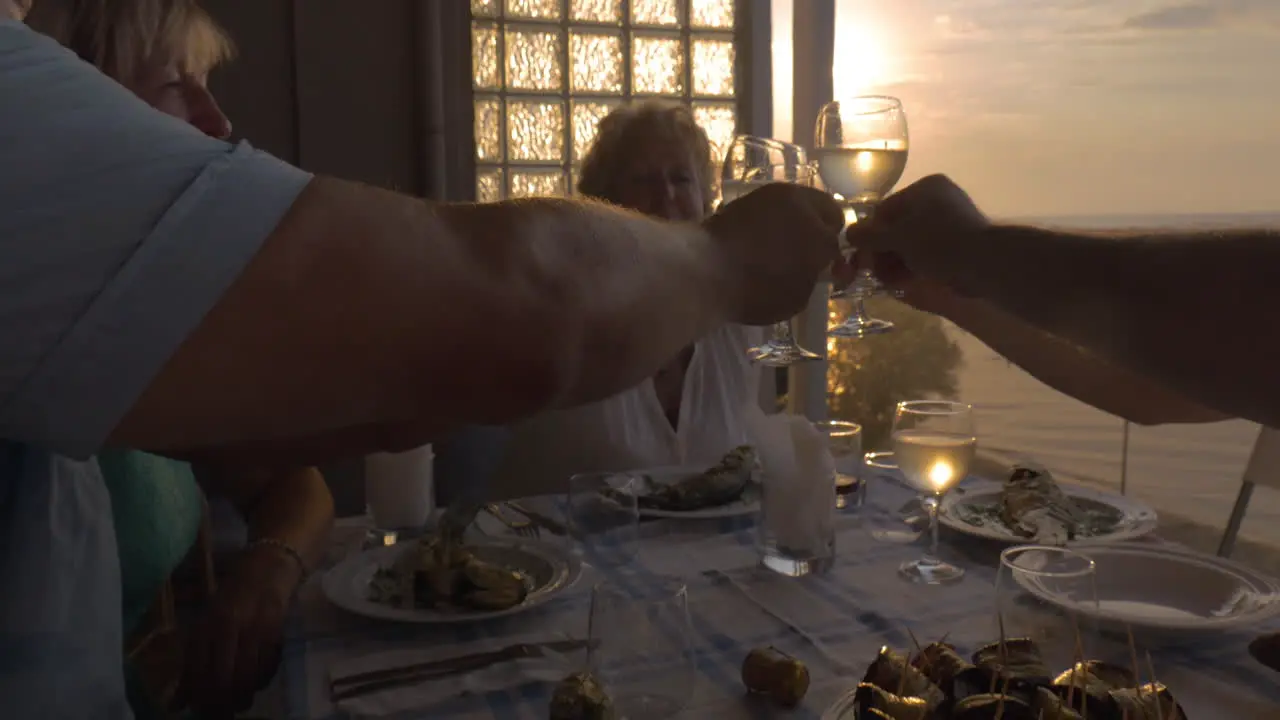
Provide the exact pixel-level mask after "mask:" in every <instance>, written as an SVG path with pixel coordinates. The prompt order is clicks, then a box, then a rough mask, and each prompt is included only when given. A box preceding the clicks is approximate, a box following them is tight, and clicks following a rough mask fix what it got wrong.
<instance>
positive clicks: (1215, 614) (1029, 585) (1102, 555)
mask: <svg viewBox="0 0 1280 720" xmlns="http://www.w3.org/2000/svg"><path fill="white" fill-rule="evenodd" d="M1080 552H1082V553H1083V554H1085V555H1087V556H1089V557H1090V558H1092V559H1093V561H1094V563H1095V566H1096V569H1095V574H1096V578H1097V583H1096V584H1097V588H1098V603H1097V605H1096V606H1094V605H1093V604H1092V603H1080V602H1079V601H1078V600H1071V599H1067V598H1064V597H1062V596H1060V595H1058V594H1056V593H1054V592H1053V591H1052V590H1050V589H1049V588H1047V587H1045V586H1044V585H1042V584H1041V583H1040V582H1038V581H1037V579H1036V578H1035V577H1033V576H1031V575H1029V574H1016V573H1015V574H1014V575H1013V578H1014V580H1015V582H1017V583H1018V584H1019V585H1021V586H1022V587H1023V589H1025V590H1026V591H1027V592H1029V593H1031V594H1033V595H1035V596H1037V597H1039V598H1041V599H1043V600H1044V601H1046V602H1048V603H1051V604H1054V605H1057V606H1059V607H1062V608H1067V609H1072V610H1076V611H1078V612H1080V614H1082V615H1085V616H1088V617H1094V618H1097V619H1098V620H1099V621H1101V624H1102V625H1104V626H1111V627H1115V628H1117V629H1121V630H1123V628H1124V627H1126V626H1128V627H1132V628H1133V629H1134V630H1157V631H1179V632H1189V631H1221V630H1229V629H1233V628H1237V627H1243V626H1247V625H1253V624H1256V623H1260V622H1263V621H1265V620H1268V619H1270V618H1271V617H1274V616H1275V615H1276V614H1277V612H1280V584H1277V582H1276V581H1275V580H1274V579H1272V578H1270V577H1267V576H1266V575H1263V574H1262V573H1258V572H1255V571H1253V570H1251V569H1249V568H1247V567H1245V566H1243V565H1240V564H1238V563H1234V562H1231V561H1230V560H1225V559H1223V558H1219V557H1215V556H1212V555H1201V554H1199V553H1193V552H1191V551H1189V550H1184V549H1181V548H1170V547H1162V546H1158V545H1146V544H1112V545H1098V546H1094V547H1089V548H1087V549H1084V550H1081V551H1080Z"/></svg>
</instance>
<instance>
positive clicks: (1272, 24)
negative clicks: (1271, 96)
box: [1121, 0, 1280, 32]
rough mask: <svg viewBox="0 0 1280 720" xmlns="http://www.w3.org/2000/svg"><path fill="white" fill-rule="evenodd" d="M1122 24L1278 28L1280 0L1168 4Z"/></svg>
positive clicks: (1151, 28)
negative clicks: (1278, 0)
mask: <svg viewBox="0 0 1280 720" xmlns="http://www.w3.org/2000/svg"><path fill="white" fill-rule="evenodd" d="M1121 27H1122V28H1124V29H1128V30H1145V31H1153V32H1160V31H1178V30H1210V29H1217V28H1226V27H1234V28H1240V27H1246V28H1251V29H1255V30H1257V29H1262V30H1275V29H1277V28H1280V3H1277V2H1276V0H1216V2H1191V3H1182V4H1178V5H1168V6H1165V7H1161V8H1156V9H1154V10H1148V11H1145V12H1141V13H1137V14H1135V15H1131V16H1129V17H1128V18H1126V19H1125V21H1124V22H1123V23H1122V25H1121Z"/></svg>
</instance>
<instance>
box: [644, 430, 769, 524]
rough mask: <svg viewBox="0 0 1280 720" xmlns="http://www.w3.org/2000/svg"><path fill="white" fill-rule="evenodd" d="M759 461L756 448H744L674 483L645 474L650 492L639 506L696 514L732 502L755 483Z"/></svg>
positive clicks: (748, 446) (744, 446)
mask: <svg viewBox="0 0 1280 720" xmlns="http://www.w3.org/2000/svg"><path fill="white" fill-rule="evenodd" d="M756 462H757V460H756V451H755V448H753V447H752V446H750V445H740V446H738V447H736V448H734V449H733V450H730V451H729V452H728V453H727V454H726V455H725V456H724V457H723V458H721V459H720V462H718V463H716V464H715V465H714V466H713V467H710V468H708V469H706V470H704V471H702V472H700V473H695V474H692V475H689V476H687V477H682V478H678V479H676V480H674V481H664V482H657V481H656V480H654V479H653V478H651V477H649V476H647V475H642V476H641V477H642V478H643V479H644V482H645V485H646V486H647V490H646V491H645V492H643V493H641V494H640V495H638V496H637V498H636V503H637V504H638V505H639V506H640V507H642V508H646V509H650V510H664V511H668V512H693V511H695V510H704V509H706V508H712V507H719V506H721V505H725V504H728V503H731V502H733V501H734V500H737V499H738V498H740V497H742V493H744V492H746V490H747V486H748V485H750V484H751V478H752V476H753V474H754V473H755V469H756Z"/></svg>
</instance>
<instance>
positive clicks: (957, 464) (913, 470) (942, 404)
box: [892, 400, 978, 585]
mask: <svg viewBox="0 0 1280 720" xmlns="http://www.w3.org/2000/svg"><path fill="white" fill-rule="evenodd" d="M976 432H977V431H976V430H975V429H974V421H973V407H971V406H970V405H966V404H965V403H958V402H950V401H947V400H910V401H907V402H900V403H898V407H897V410H896V411H895V412H894V416H893V435H892V437H893V454H894V458H895V460H896V461H897V467H898V470H899V471H901V473H902V477H903V479H904V480H905V481H906V482H907V484H908V485H910V486H911V487H912V488H913V489H915V490H918V491H919V492H921V493H922V494H923V495H924V498H923V500H922V503H923V505H924V507H925V510H926V512H928V514H929V536H930V537H929V551H928V552H927V553H926V554H925V555H924V556H923V557H921V558H920V559H918V560H912V561H910V562H906V563H903V565H902V567H901V568H899V571H900V572H901V573H902V574H903V575H904V576H906V577H907V578H908V579H910V580H912V581H913V582H918V583H924V584H927V585H936V584H939V583H946V582H952V581H955V580H959V579H960V578H961V577H963V576H964V568H961V567H957V566H955V565H952V564H950V563H947V562H943V561H942V560H940V559H938V508H939V506H940V505H941V503H942V498H943V496H945V495H946V494H947V491H949V490H950V489H951V488H953V487H955V486H956V485H958V484H959V483H960V481H961V480H964V478H965V477H966V476H967V475H968V474H969V465H970V464H971V463H972V462H973V456H974V454H975V453H976V452H977V449H978V439H977V436H976Z"/></svg>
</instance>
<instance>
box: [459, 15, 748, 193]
mask: <svg viewBox="0 0 1280 720" xmlns="http://www.w3.org/2000/svg"><path fill="white" fill-rule="evenodd" d="M560 2H561V13H560V18H559V19H557V20H537V19H528V18H519V19H517V20H512V21H507V19H506V18H505V16H504V12H503V11H504V6H505V3H504V2H503V0H497V4H498V5H499V14H498V15H497V16H496V17H491V16H475V15H474V14H473V12H472V10H471V3H470V2H468V3H466V4H465V5H464V4H463V3H461V2H459V3H456V5H457V7H458V10H460V11H461V12H459V13H458V14H459V15H460V16H461V17H462V18H464V19H465V21H464V22H461V23H456V24H454V27H457V28H458V29H459V30H461V27H460V25H465V27H466V31H465V35H463V36H462V37H463V38H465V40H464V41H463V42H460V43H459V44H460V45H463V46H465V50H466V52H465V62H461V63H459V64H460V65H462V66H464V67H463V68H462V69H459V70H457V71H455V72H454V73H453V75H455V76H457V77H463V76H465V80H466V84H465V89H467V90H469V91H470V92H463V93H459V94H460V95H462V96H465V97H466V98H467V102H466V103H459V105H460V106H462V107H459V108H458V110H457V111H456V115H457V118H456V120H455V121H454V122H453V123H452V125H453V132H451V133H450V134H451V135H454V136H455V137H457V136H464V137H457V140H458V142H456V143H453V146H454V147H456V148H458V149H459V150H460V151H461V152H459V153H458V154H459V155H461V157H459V158H458V160H460V161H462V164H464V165H465V166H466V167H465V170H464V171H462V172H459V173H458V175H459V178H458V183H457V184H456V185H454V184H453V183H450V184H451V185H453V187H454V188H455V189H456V191H457V192H455V193H453V194H454V195H455V196H457V195H461V196H462V197H460V198H459V199H467V200H472V201H474V200H477V199H478V197H477V195H478V185H479V180H480V177H481V176H482V174H483V173H484V172H485V171H487V170H489V169H491V168H493V169H499V170H500V171H501V175H500V181H501V182H502V191H503V199H507V198H510V197H512V195H511V194H510V188H511V172H512V170H515V171H516V172H519V171H520V170H521V169H523V168H528V169H530V170H533V169H539V170H550V169H551V168H552V167H558V168H559V172H560V173H561V179H562V182H563V183H565V188H564V189H565V191H566V193H565V196H572V195H573V194H574V193H575V191H576V190H575V188H574V187H573V184H574V182H575V179H576V176H577V173H576V168H577V165H578V158H576V157H575V153H574V147H573V141H574V126H573V108H574V104H575V103H579V102H602V103H606V102H607V103H618V104H622V103H627V102H630V101H632V100H634V99H639V98H647V97H665V98H670V99H678V100H679V101H680V102H684V103H686V104H689V105H690V106H691V107H697V106H698V105H699V104H709V105H716V104H720V105H732V106H733V108H734V121H735V123H734V124H735V128H734V132H735V133H744V132H751V133H756V134H765V135H767V134H770V131H771V129H772V117H771V116H772V93H771V85H772V78H771V67H772V62H771V57H770V43H771V38H770V28H769V18H770V5H771V3H770V0H733V5H734V25H733V28H732V29H714V28H705V29H702V28H694V27H692V25H691V22H690V21H691V19H692V3H691V2H690V0H679V8H680V9H679V12H680V15H681V18H682V19H681V24H680V26H679V27H673V26H666V27H657V26H648V25H633V24H632V23H631V9H632V2H631V0H620V5H621V13H622V15H621V17H622V22H620V23H590V22H582V21H573V20H570V19H569V12H568V2H567V1H566V0H560ZM473 20H475V21H476V22H478V23H481V24H482V25H483V24H488V25H489V26H490V27H492V28H493V29H494V30H495V31H496V34H497V47H496V51H497V62H498V73H499V87H498V88H497V89H495V90H486V89H483V88H476V87H475V86H474V83H473V67H472V62H473V61H472V58H473V54H472V53H473V47H472V45H473V33H472V21H473ZM508 22H510V24H511V25H516V26H525V27H544V28H547V29H553V28H554V29H555V30H556V32H558V33H559V34H560V37H561V43H560V48H559V59H560V63H561V66H562V72H563V74H564V77H563V78H562V79H561V87H560V90H559V92H558V93H551V92H540V91H523V90H515V91H512V90H511V89H510V88H508V87H507V83H506V72H507V68H506V28H507V27H508ZM593 28H595V29H599V30H601V31H605V32H608V33H610V34H617V35H618V36H619V37H620V41H621V50H622V53H623V63H622V82H621V84H622V92H621V93H620V94H618V95H609V94H601V93H597V92H584V93H575V92H574V91H573V89H572V83H573V78H572V68H571V66H570V58H571V42H572V40H571V39H572V37H573V33H574V31H578V32H582V31H583V30H584V29H588V30H589V29H593ZM648 34H654V35H664V36H668V37H676V38H679V39H680V41H681V52H682V58H681V62H682V65H683V67H682V73H681V75H682V77H681V83H682V86H683V89H682V90H683V91H682V93H681V94H680V95H674V94H661V93H657V94H654V93H645V94H638V95H633V94H632V89H633V84H634V77H633V72H632V62H631V49H632V39H633V37H635V36H637V35H639V36H644V35H648ZM716 37H718V38H721V39H726V40H730V41H731V42H732V43H733V49H734V64H733V84H734V87H733V93H734V94H733V96H732V97H728V96H708V95H698V94H695V92H694V87H693V62H692V57H693V40H695V39H698V38H716ZM461 55H463V53H461V52H459V53H456V54H454V56H455V57H459V56H461ZM459 59H460V60H461V59H462V58H461V57H459ZM482 97H492V98H495V99H497V100H498V102H499V109H500V116H501V119H500V123H501V124H500V127H499V131H498V134H499V138H498V140H499V143H500V147H501V158H502V159H501V161H499V162H494V163H490V162H482V161H480V160H479V159H478V158H477V157H476V133H475V109H476V101H477V100H478V99H480V98H482ZM552 98H555V99H556V101H558V102H559V103H560V105H561V112H562V116H563V121H564V122H563V134H562V138H561V142H562V143H563V145H564V153H563V155H562V158H563V159H562V161H561V162H560V163H559V164H558V165H553V164H551V163H550V162H540V161H516V162H512V160H511V159H510V157H509V156H508V154H507V150H508V148H507V143H508V142H509V138H510V131H509V127H508V124H507V123H508V113H507V103H508V102H509V101H510V99H516V100H520V99H529V100H542V101H549V100H551V99H552ZM459 169H460V170H462V169H461V168H459ZM464 183H465V185H464Z"/></svg>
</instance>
